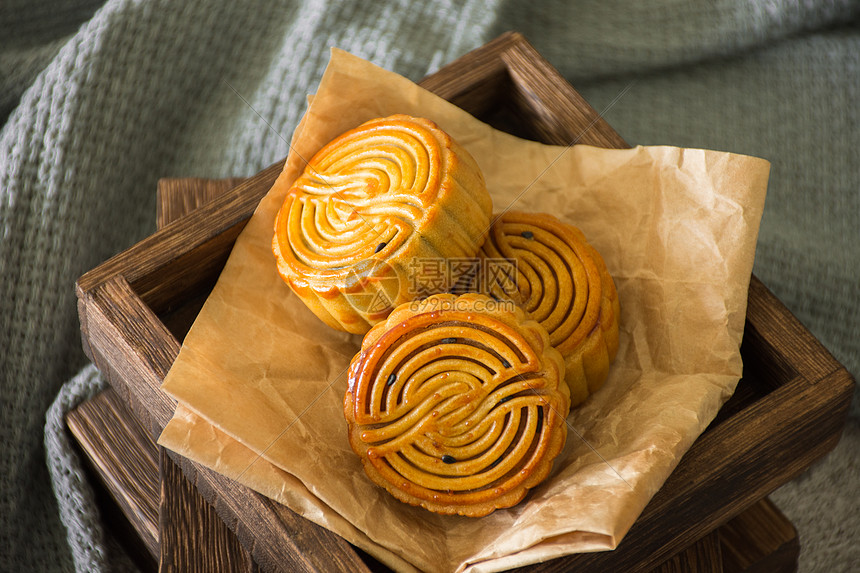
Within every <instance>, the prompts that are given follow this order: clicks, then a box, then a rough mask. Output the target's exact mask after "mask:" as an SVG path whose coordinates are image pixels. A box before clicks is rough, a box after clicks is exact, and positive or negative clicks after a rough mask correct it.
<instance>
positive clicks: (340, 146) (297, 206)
mask: <svg viewBox="0 0 860 573" xmlns="http://www.w3.org/2000/svg"><path fill="white" fill-rule="evenodd" d="M278 184H279V183H277V182H276V183H275V185H278ZM491 213H492V202H491V199H490V195H489V193H488V192H487V189H486V186H485V183H484V178H483V175H482V173H481V170H480V168H479V167H478V164H477V163H476V162H475V160H474V159H473V158H472V156H471V155H469V153H468V152H467V151H466V150H465V149H464V148H463V147H461V146H460V145H459V144H458V143H457V142H455V141H454V140H453V139H452V138H451V137H450V136H449V135H448V134H447V133H445V132H444V131H442V130H441V129H440V128H439V127H438V126H437V125H436V124H434V123H433V122H431V121H429V120H427V119H423V118H417V117H411V116H407V115H393V116H390V117H386V118H379V119H373V120H371V121H368V122H366V123H363V124H362V125H360V126H358V127H356V128H355V129H352V130H350V131H347V132H346V133H343V134H342V135H340V136H338V137H337V138H335V139H334V140H332V141H331V142H329V143H328V144H326V145H325V146H324V147H323V148H322V149H320V151H319V152H317V153H316V155H314V156H313V158H311V160H310V161H309V162H308V164H307V166H306V168H305V170H304V172H303V173H302V174H301V176H300V177H298V179H297V180H296V181H295V182H294V183H293V184H292V186H291V187H290V189H289V190H288V191H287V193H286V197H285V199H284V202H283V204H282V206H281V208H280V210H279V212H278V215H277V218H276V221H275V233H274V237H273V240H272V250H273V252H274V255H275V258H276V260H277V268H278V272H279V274H280V275H281V277H282V278H283V279H284V281H286V283H287V284H288V285H289V286H290V288H291V289H292V290H293V292H295V293H296V295H298V297H299V298H300V299H301V300H302V301H303V302H304V303H305V304H306V305H307V306H308V307H309V308H310V309H311V310H312V311H313V312H314V313H315V314H316V315H317V316H318V317H319V318H320V319H322V320H323V321H324V322H326V324H328V325H329V326H331V327H332V328H336V329H338V330H343V331H347V332H352V333H357V334H363V333H365V332H367V330H368V329H370V327H371V326H373V325H374V324H376V323H378V322H379V321H381V320H383V319H385V317H386V316H388V314H389V313H390V312H391V310H392V309H393V308H394V307H396V306H397V305H399V304H401V303H403V302H406V301H409V300H412V299H413V298H415V297H416V296H417V295H427V294H432V293H434V292H444V291H446V290H449V288H450V286H451V284H453V283H454V282H456V281H457V280H458V279H459V276H457V275H456V274H450V273H449V274H447V275H445V276H444V277H442V278H444V280H442V281H438V280H437V281H435V282H434V283H433V284H430V283H428V282H426V281H422V275H421V268H422V261H429V262H434V261H435V262H439V261H441V262H443V263H444V261H446V260H448V259H463V258H470V257H475V256H476V254H477V252H478V249H479V247H480V246H481V243H482V242H483V239H484V236H485V233H486V230H487V228H488V226H489V222H490V215H491ZM437 278H438V277H437Z"/></svg>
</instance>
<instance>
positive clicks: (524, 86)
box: [77, 34, 853, 571]
mask: <svg viewBox="0 0 860 573" xmlns="http://www.w3.org/2000/svg"><path fill="white" fill-rule="evenodd" d="M422 85H424V86H425V87H427V88H428V89H431V90H433V91H435V92H436V93H440V94H442V95H443V96H444V97H448V98H449V99H451V100H452V101H454V102H455V103H457V104H458V105H460V106H461V107H463V108H464V109H466V110H467V111H469V112H471V113H473V114H475V115H477V116H478V117H479V118H481V119H484V120H486V121H488V122H490V123H491V124H493V125H497V126H499V127H504V128H508V129H509V130H510V131H513V132H516V133H521V134H525V135H526V136H531V137H534V138H536V139H539V140H542V141H547V142H554V143H559V142H561V143H570V142H583V143H592V144H596V145H598V144H599V145H605V146H614V147H620V146H624V145H626V144H625V143H624V141H623V139H622V138H621V137H620V136H619V135H618V134H617V133H615V132H614V130H612V128H611V127H610V126H608V124H606V123H605V121H603V120H602V118H600V117H599V114H597V113H596V112H595V111H594V110H593V109H592V108H591V107H590V106H588V105H587V104H586V103H584V101H582V99H581V98H580V97H578V94H576V92H575V91H574V90H573V88H571V87H570V86H569V85H568V84H566V82H564V81H563V80H562V79H561V78H560V77H559V76H558V75H557V73H555V72H554V70H552V68H551V67H549V65H548V64H547V63H546V62H545V61H544V60H543V59H542V58H540V56H539V55H537V53H536V52H534V50H533V48H531V46H529V45H528V44H527V43H526V42H525V41H524V40H523V39H522V38H521V37H520V36H518V35H516V34H507V35H504V36H502V37H501V38H499V39H498V40H496V41H494V42H492V43H490V44H488V45H487V46H485V47H484V48H481V49H479V50H477V51H475V52H472V53H470V54H467V55H466V56H464V57H463V58H461V59H460V60H457V61H455V62H453V63H452V64H450V65H449V66H447V67H445V68H443V69H442V70H440V71H439V72H438V73H437V74H434V76H431V77H430V78H428V79H427V80H425V81H424V82H422ZM280 168H281V165H280V164H276V165H273V166H271V167H270V168H268V169H266V170H264V171H262V172H260V173H259V174H257V175H256V176H254V177H251V178H249V179H247V180H245V181H242V182H241V183H239V184H238V185H237V186H236V187H235V188H234V189H232V190H231V191H230V192H228V193H222V194H217V193H216V194H214V198H213V199H211V200H209V201H207V202H206V203H205V204H203V205H202V206H200V208H198V209H195V210H193V211H191V212H189V213H188V214H187V215H186V216H184V217H182V218H180V219H177V220H176V221H174V222H172V223H168V224H165V226H164V227H163V228H162V229H160V230H159V231H158V232H156V233H155V234H154V235H152V236H151V237H149V238H147V239H145V240H144V241H142V242H141V243H139V244H137V245H135V246H134V247H132V248H131V249H129V250H128V251H125V252H123V253H121V254H119V255H117V256H116V257H114V258H112V259H111V260H109V261H107V262H106V263H105V264H103V265H101V266H99V267H98V268H96V269H94V270H93V271H91V272H89V273H87V274H86V275H84V276H83V277H81V278H80V280H79V281H78V284H77V292H78V299H79V305H78V306H79V313H80V316H81V329H82V334H83V339H84V347H85V350H86V351H87V352H88V354H89V355H90V356H91V358H93V360H94V361H95V363H96V364H97V366H98V367H99V369H100V370H101V371H102V372H103V373H104V374H105V376H106V377H107V378H108V380H109V381H110V383H111V385H112V387H113V389H114V390H115V391H116V393H117V396H118V397H119V398H120V399H122V400H123V402H124V403H126V404H127V405H128V406H129V407H130V409H131V410H132V412H133V413H134V416H135V417H136V418H137V419H138V420H139V421H140V423H141V426H142V428H143V429H144V430H145V432H147V433H148V434H149V436H150V437H151V438H153V439H154V438H155V437H157V436H158V434H159V433H160V431H161V429H162V428H163V427H164V424H165V423H166V422H167V420H168V419H169V418H170V416H171V415H172V412H173V408H174V404H173V401H172V400H171V399H170V398H169V397H167V396H166V395H165V394H164V393H162V392H161V391H160V389H159V385H160V383H161V379H162V378H163V376H164V374H165V373H166V372H167V370H168V369H169V367H170V365H171V364H172V362H173V360H174V358H175V356H176V353H177V352H178V349H179V344H180V341H181V340H182V337H183V336H184V332H185V331H186V330H187V327H188V324H190V322H189V319H191V318H193V316H194V315H195V314H196V311H197V310H198V309H199V305H200V304H201V303H202V300H203V299H205V295H206V293H208V292H209V290H210V289H211V287H212V285H213V284H214V282H215V280H216V278H217V275H218V272H219V271H220V268H221V266H223V262H224V260H225V259H226V256H227V254H228V253H229V250H230V247H231V246H232V243H233V241H234V240H235V237H236V236H237V235H238V232H239V231H240V230H241V228H242V227H243V226H244V224H245V222H246V221H247V219H248V218H249V217H250V215H251V213H252V212H253V209H254V207H255V206H256V204H257V202H258V201H259V199H260V198H261V197H262V196H263V194H265V192H266V191H267V190H268V189H269V187H270V186H271V184H272V182H273V181H274V178H275V177H276V176H277V174H278V172H279V171H280ZM166 185H167V186H169V184H166ZM183 185H184V183H183ZM163 196H164V195H163V194H162V197H163ZM179 210H182V209H179ZM171 216H172V215H171ZM742 355H743V357H744V363H745V372H744V379H743V380H742V381H741V383H740V385H739V387H738V392H736V394H735V396H733V398H732V399H731V400H730V401H729V403H727V404H726V407H725V408H724V409H723V410H722V411H721V413H720V415H719V416H718V418H717V420H715V422H714V423H712V424H711V426H710V427H709V428H708V430H707V431H706V432H705V434H703V436H701V437H700V439H699V440H697V441H696V443H695V444H694V445H693V447H692V448H691V449H690V451H689V452H688V453H687V454H686V455H685V456H684V458H683V459H682V461H681V463H680V465H679V466H678V468H677V470H676V471H675V472H674V473H673V474H672V476H671V477H670V478H669V480H668V481H667V483H666V484H665V485H664V487H663V488H662V489H661V490H660V492H658V494H657V495H656V496H655V497H654V499H653V500H652V501H651V503H650V504H649V505H648V507H646V509H645V511H644V513H643V514H642V516H641V517H640V519H639V520H638V521H637V522H636V524H634V526H633V528H632V529H631V530H630V532H629V533H628V534H627V536H626V537H625V539H624V540H623V542H622V543H621V545H620V546H619V547H618V549H617V550H615V551H612V552H604V553H594V554H584V555H573V556H568V557H565V558H562V559H556V560H553V561H549V562H546V563H542V564H538V565H535V566H532V567H529V568H527V570H529V571H569V570H571V569H576V570H577V571H649V570H652V569H654V568H655V567H657V566H660V564H661V563H664V562H666V560H667V559H670V558H673V556H676V555H678V554H679V553H681V552H685V551H686V550H688V548H694V547H695V545H694V544H696V543H697V542H700V541H701V540H707V538H708V536H709V534H710V533H711V532H713V531H714V530H715V529H716V528H717V527H719V526H720V525H722V524H724V523H726V522H727V521H729V520H730V519H732V518H733V517H735V516H737V515H739V514H741V513H742V512H743V511H744V510H745V509H747V508H750V507H752V506H754V505H755V504H756V503H758V502H759V501H760V500H761V499H762V498H764V496H766V495H767V494H768V493H769V492H770V491H772V490H773V489H775V488H776V487H778V486H779V485H781V484H783V483H785V482H786V481H788V480H789V479H791V478H793V477H794V476H796V475H798V474H799V473H800V472H801V471H803V470H804V469H805V468H807V467H809V465H810V464H812V463H813V462H814V461H815V460H816V459H819V458H820V457H821V456H823V455H824V454H825V453H827V452H828V451H829V450H830V449H832V448H833V446H834V445H835V444H836V442H837V441H838V439H839V437H840V435H841V429H842V426H843V424H844V418H845V414H846V412H847V407H848V404H849V403H850V399H851V395H852V387H853V381H852V379H851V377H850V376H849V375H848V373H847V371H845V369H844V368H843V367H842V366H841V365H839V364H838V363H837V362H836V361H835V360H834V359H833V358H832V356H830V354H829V353H828V352H827V351H826V349H824V348H823V347H822V346H821V345H820V344H819V343H818V341H816V340H815V339H814V338H813V337H812V336H811V335H810V334H809V332H808V331H807V330H806V329H805V328H803V326H802V325H800V323H799V322H798V321H797V320H796V319H795V318H794V317H793V316H792V315H791V313H790V312H788V310H787V309H786V308H785V307H784V305H782V304H781V303H780V302H779V301H778V300H777V299H776V297H774V296H773V295H772V293H770V291H768V289H767V288H766V287H765V286H764V285H763V284H761V282H760V281H758V280H757V279H755V278H753V280H752V283H751V286H750V291H749V308H748V313H747V324H746V333H745V338H744V344H743V347H742ZM171 458H172V459H173V460H174V461H175V462H176V465H177V466H178V467H179V468H180V469H181V470H182V472H183V474H184V475H185V477H186V478H187V479H188V481H189V483H191V484H193V485H194V486H195V490H196V491H197V492H199V493H200V494H201V495H202V496H203V498H204V499H205V500H207V501H208V502H209V503H210V504H211V505H212V507H213V508H214V509H215V511H216V512H217V514H218V515H219V516H220V517H221V518H222V519H223V520H224V522H225V523H227V525H228V526H229V528H230V529H231V530H232V531H233V532H234V533H235V534H236V535H237V537H238V539H239V541H240V542H241V544H242V545H243V546H244V547H246V548H247V549H248V550H249V551H250V552H251V554H252V555H253V558H254V560H255V561H256V563H257V564H258V565H259V566H260V567H261V568H262V569H263V570H266V571H276V570H279V571H341V570H350V571H352V570H358V571H361V570H368V567H367V565H366V564H365V562H364V561H363V560H362V559H361V556H360V555H359V553H357V552H356V551H355V550H354V549H353V548H352V547H351V546H350V545H349V544H348V543H346V542H345V541H344V540H343V539H341V538H340V537H338V536H336V535H334V534H332V533H331V532H328V531H327V530H324V529H322V528H320V527H318V526H316V525H314V524H313V523H311V522H309V521H307V520H304V519H303V518H301V517H299V516H297V515H296V514H294V513H293V512H291V511H290V510H289V509H287V508H285V507H283V506H280V505H279V504H276V503H274V502H272V501H271V500H268V499H266V498H264V497H263V496H260V495H259V494H256V493H255V492H252V491H250V490H248V489H247V488H245V487H243V486H240V485H238V484H236V483H235V482H232V481H230V480H228V479H227V478H224V477H223V476H220V475H219V474H216V473H215V472H212V471H211V470H208V469H207V468H205V467H202V466H200V465H198V464H194V463H193V462H190V461H188V460H186V459H183V458H181V457H180V456H175V455H173V454H171ZM705 549H707V547H704V549H702V551H703V553H702V554H703V555H704V554H706V551H705ZM695 551H699V549H695ZM697 555H698V553H697ZM688 561H689V560H688Z"/></svg>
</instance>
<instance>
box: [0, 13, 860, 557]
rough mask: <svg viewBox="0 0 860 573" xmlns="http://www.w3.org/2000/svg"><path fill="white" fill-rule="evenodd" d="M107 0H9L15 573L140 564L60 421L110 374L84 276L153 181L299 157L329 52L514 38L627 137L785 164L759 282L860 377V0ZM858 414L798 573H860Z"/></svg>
mask: <svg viewBox="0 0 860 573" xmlns="http://www.w3.org/2000/svg"><path fill="white" fill-rule="evenodd" d="M99 4H100V3H98V2H93V1H92V0H73V1H63V2H60V1H59V0H38V1H35V2H33V1H26V0H9V1H7V2H3V3H2V6H0V118H3V119H2V121H4V122H5V123H4V125H3V127H2V130H0V277H2V280H0V325H2V328H0V395H2V396H3V398H2V414H0V449H2V450H0V570H2V571H19V570H38V571H65V570H71V569H73V568H76V569H78V570H80V571H100V570H106V569H109V568H113V569H122V568H125V567H126V565H127V562H126V561H124V560H123V559H121V558H118V557H113V556H112V555H114V554H113V553H112V551H113V550H112V549H111V546H110V544H111V536H110V532H106V531H104V530H103V529H102V528H101V527H100V526H99V525H98V523H99V518H98V514H97V513H96V512H95V510H94V508H93V503H92V493H91V492H90V491H89V487H88V485H87V483H86V481H85V480H84V475H83V472H82V469H81V466H80V463H79V462H78V461H76V459H75V457H74V454H73V453H72V450H71V448H70V442H69V438H68V436H66V435H65V433H64V432H65V431H64V428H63V424H62V415H63V413H64V412H65V411H67V410H68V409H69V408H71V407H73V406H74V405H76V404H77V403H79V402H80V400H82V399H84V397H86V396H88V395H90V394H91V393H92V392H94V391H97V390H98V389H99V388H101V384H102V382H101V380H100V378H99V377H98V376H96V375H95V373H94V372H93V370H92V369H91V368H90V367H88V368H86V369H84V370H82V371H81V374H80V375H79V376H77V377H75V376H74V375H75V373H76V372H78V371H79V370H81V368H83V367H84V366H85V364H86V358H85V357H84V355H83V353H82V352H81V349H80V348H81V347H80V337H79V325H78V321H77V314H76V306H75V294H74V281H75V279H76V278H77V277H78V276H80V275H81V274H82V273H83V272H85V271H86V270H88V269H90V268H92V267H94V266H96V265H97V264H98V263H100V262H101V261H103V260H105V259H107V258H108V257H109V256H111V255H113V254H115V253H116V252H118V251H120V250H122V249H124V248H126V247H127V246H129V245H131V244H132V243H134V242H135V241H137V240H139V239H141V238H143V237H144V236H146V235H148V234H150V233H151V232H152V231H153V230H154V221H155V192H154V191H155V186H156V182H157V180H158V178H160V177H183V176H201V177H226V176H247V175H251V174H253V173H255V172H256V171H258V170H259V169H261V168H263V167H265V166H267V165H270V164H271V163H273V162H275V161H277V160H278V159H281V158H282V157H283V156H285V155H286V153H287V149H288V146H287V141H289V138H290V136H291V134H292V131H293V129H294V128H295V126H296V124H297V122H298V120H299V118H300V117H301V114H302V113H303V111H304V109H305V107H306V96H307V94H308V93H312V92H313V91H314V90H315V89H316V85H317V83H318V81H319V78H320V77H321V75H322V72H323V69H324V67H325V64H326V62H327V59H328V48H329V46H338V47H340V48H343V49H346V50H348V51H350V52H352V53H355V54H357V55H359V56H362V57H364V58H367V59H369V60H371V61H373V62H375V63H377V64H379V65H381V66H383V67H386V68H388V69H392V70H394V71H397V72H399V73H402V74H404V75H406V76H407V77H410V78H412V79H416V80H417V79H420V78H421V77H422V76H423V75H425V74H426V73H428V72H431V71H434V70H435V69H437V68H438V67H439V66H441V65H443V64H444V63H446V62H448V61H450V60H452V59H454V58H455V57H457V56H459V55H461V54H463V53H465V52H466V51H468V50H469V49H472V48H474V47H477V46H478V45H480V44H482V43H484V42H485V41H487V40H489V39H491V38H492V37H494V36H495V35H497V34H498V33H499V32H501V31H504V30H508V29H517V30H520V31H522V32H523V33H524V34H525V35H526V37H527V38H528V39H529V40H530V41H531V42H532V43H533V44H534V45H535V46H536V47H537V48H538V50H539V51H541V53H543V54H544V55H545V56H546V57H547V58H548V59H549V60H550V62H551V63H552V64H554V65H555V66H556V67H558V68H559V69H560V70H561V71H562V73H563V74H564V75H565V76H566V77H567V78H568V79H570V80H571V81H572V82H573V83H574V85H575V86H576V87H577V88H578V89H579V90H580V91H582V92H583V94H584V95H585V96H586V98H587V99H589V101H591V102H592V104H593V105H594V106H595V107H596V108H597V109H598V110H601V109H607V112H606V115H607V119H608V120H609V122H610V123H611V124H612V125H613V126H615V127H616V128H617V129H618V130H619V132H620V133H621V134H622V135H623V136H624V137H625V138H626V139H627V140H628V141H630V142H631V143H642V144H671V145H683V146H691V147H708V148H715V149H720V150H725V151H735V152H740V153H749V154H753V155H758V156H761V157H764V158H766V159H769V160H770V161H771V162H772V163H773V169H772V172H771V184H770V187H769V195H768V199H767V205H766V208H765V216H764V220H763V222H762V228H761V233H760V236H759V249H758V256H757V260H756V266H755V272H756V274H757V275H758V276H759V277H760V278H761V279H762V280H763V281H764V282H765V284H767V285H768V286H769V287H770V288H771V289H773V290H774V292H775V293H776V294H777V295H778V296H779V297H780V298H781V299H782V300H783V301H784V302H785V303H786V304H787V305H788V306H789V308H790V309H791V310H792V311H794V312H795V313H796V314H797V315H798V316H799V317H800V318H801V320H802V321H803V322H804V323H805V324H806V325H807V326H808V327H809V328H810V329H811V330H812V331H813V333H814V334H815V335H816V336H818V337H819V338H820V339H821V340H822V342H824V344H825V345H826V346H827V347H828V348H829V349H830V350H831V351H832V352H833V353H834V354H835V355H836V357H837V358H838V359H840V360H841V361H842V362H843V363H845V364H846V365H847V366H848V367H849V369H850V370H851V371H852V372H853V373H855V374H857V373H858V372H860V348H858V346H860V345H858V344H857V342H856V341H857V340H860V314H858V313H860V311H858V308H860V300H858V299H860V292H858V289H857V283H858V277H860V245H858V241H857V240H856V238H857V236H858V235H857V231H856V228H855V227H854V225H855V224H856V221H857V220H858V216H860V197H858V194H857V189H858V188H860V159H858V156H857V153H856V149H858V146H860V130H858V129H857V127H858V124H860V123H858V107H857V105H856V102H857V101H858V96H860V94H858V91H859V90H860V83H858V82H857V78H858V77H860V22H858V19H857V15H858V13H860V3H858V2H856V1H854V2H848V1H841V2H837V1H830V2H799V1H797V0H773V1H770V2H766V3H754V2H741V1H740V0H717V1H715V2H689V1H682V0H658V1H656V2H648V3H636V2H632V3H631V2H623V1H621V0H610V1H603V0H601V1H597V0H585V1H577V2H566V1H561V0H558V1H547V0H542V1H537V2H535V1H532V2H526V1H522V0H505V1H502V0H495V1H484V2H479V1H478V0H467V1H465V2H460V1H454V0H428V1H427V2H420V3H419V2H407V1H406V0H401V1H395V0H380V1H375V2H372V3H371V2H363V3H359V2H347V1H337V0H317V1H313V0H304V1H301V0H295V1H291V2H290V1H284V2H274V1H271V0H270V1H261V2H255V3H253V4H248V3H241V2H227V1H222V2H216V1H214V0H209V1H207V0H198V1H193V2H168V1H166V0H163V1H157V0H137V1H131V0H118V1H110V2H108V3H106V4H104V5H103V6H101V7H99ZM625 90H626V91H625ZM622 93H623V95H621V97H620V98H618V96H619V94H622ZM66 380H70V382H68V384H67V385H66V387H65V388H62V390H61V387H62V386H63V382H64V381H66ZM52 402H53V406H51V404H52ZM49 409H50V410H49ZM853 413H854V416H855V417H858V416H860V414H858V409H857V401H856V400H855V405H854V409H853ZM46 418H47V424H46ZM854 420H855V421H852V426H851V427H850V429H849V431H847V432H846V437H845V439H844V440H843V443H842V444H840V446H839V447H838V448H837V450H836V451H835V452H834V453H833V454H831V456H830V457H829V458H828V460H826V463H822V464H819V465H818V466H816V467H815V468H813V469H812V470H811V471H810V472H809V474H808V475H807V476H804V477H802V478H800V479H798V480H795V481H794V482H792V483H790V484H788V485H786V486H784V487H783V488H782V489H781V490H780V491H779V492H777V494H776V496H775V499H777V501H778V502H779V503H780V504H781V506H782V507H783V509H784V510H785V511H786V512H787V513H788V514H789V515H790V516H791V517H792V518H793V519H795V518H796V519H798V521H797V523H798V525H799V528H800V535H801V539H802V540H803V541H802V544H803V545H802V554H801V571H840V570H848V569H847V567H848V565H847V564H851V563H855V562H860V552H859V551H858V546H857V544H856V543H852V542H851V538H852V537H854V538H856V534H857V531H858V523H860V520H858V517H857V515H855V514H856V513H857V512H856V500H855V501H854V502H853V503H852V500H854V499H855V497H856V491H858V487H860V484H858V474H860V472H858V471H857V467H858V461H857V459H858V458H857V456H858V447H857V446H858V440H860V432H858V431H857V430H856V427H855V426H856V424H857V422H856V418H855V419H854ZM46 460H47V463H46ZM49 468H50V471H49ZM821 508H826V509H825V510H822V509H821ZM801 516H806V517H801ZM837 523H838V524H841V530H839V529H834V525H835V524H837ZM852 532H853V535H852ZM843 566H844V567H846V568H842V567H843Z"/></svg>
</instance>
